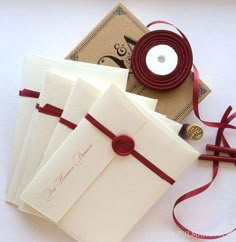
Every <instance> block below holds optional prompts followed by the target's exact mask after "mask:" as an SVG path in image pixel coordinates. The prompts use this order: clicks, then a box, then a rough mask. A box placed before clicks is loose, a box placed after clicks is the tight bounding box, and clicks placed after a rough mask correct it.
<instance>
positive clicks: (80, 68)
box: [6, 55, 128, 204]
mask: <svg viewBox="0 0 236 242" xmlns="http://www.w3.org/2000/svg"><path fill="white" fill-rule="evenodd" d="M51 68H53V69H54V70H60V71H62V70H63V71H66V72H73V74H74V75H77V78H78V77H79V76H81V78H84V79H86V80H91V81H93V82H94V83H93V85H94V86H95V87H97V88H99V87H100V85H103V84H104V83H106V82H108V81H109V82H112V81H115V82H116V84H117V85H118V86H119V87H120V88H121V89H125V87H126V83H127V77H128V71H127V70H126V69H120V68H111V67H104V66H99V65H95V64H88V63H83V62H74V61H67V60H51V59H47V58H43V57H39V56H33V55H30V56H27V57H26V58H25V62H24V68H23V88H22V89H29V90H32V91H37V92H39V91H40V90H41V87H42V84H43V81H44V80H45V76H46V73H47V71H48V70H49V69H51ZM36 103H37V98H28V97H21V98H20V105H19V111H18V116H17V121H16V134H15V142H14V146H13V156H12V161H11V165H10V171H9V186H8V191H7V197H6V201H8V202H11V203H14V204H17V199H16V192H17V189H18V185H19V183H20V181H21V179H22V176H23V172H24V167H21V166H19V165H18V164H17V162H18V158H19V156H20V152H21V149H22V146H23V143H24V138H25V137H26V134H27V130H28V127H29V126H30V122H31V118H32V115H33V112H34V110H35V105H36ZM29 132H31V131H29Z"/></svg>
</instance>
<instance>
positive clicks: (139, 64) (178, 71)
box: [131, 21, 193, 90]
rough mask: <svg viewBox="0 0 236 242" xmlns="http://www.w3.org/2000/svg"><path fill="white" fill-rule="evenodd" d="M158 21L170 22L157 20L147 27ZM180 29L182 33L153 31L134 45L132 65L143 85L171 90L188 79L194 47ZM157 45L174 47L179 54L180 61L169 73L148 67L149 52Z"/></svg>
mask: <svg viewBox="0 0 236 242" xmlns="http://www.w3.org/2000/svg"><path fill="white" fill-rule="evenodd" d="M157 23H158V24H160V23H165V24H169V23H167V22H164V21H155V22H152V23H150V24H149V25H148V26H147V27H150V26H152V25H154V24H157ZM169 25H171V24H169ZM178 31H179V33H180V35H178V34H176V33H174V32H171V31H169V30H155V31H151V32H149V33H147V34H145V35H144V36H143V37H141V38H140V40H139V41H138V42H137V44H136V45H135V46H134V49H133V52H132V56H131V67H132V71H133V73H134V75H135V77H136V78H137V79H138V81H139V82H141V83H142V84H143V85H145V86H147V87H149V88H152V89H155V90H170V89H173V88H175V87H177V86H179V85H180V84H182V83H183V82H184V81H185V80H186V79H187V77H188V75H189V74H190V72H191V68H192V65H193V55H192V49H191V46H190V44H189V42H188V40H187V38H186V37H185V35H184V34H183V33H182V32H181V31H180V30H179V29H178ZM157 45H168V46H170V47H172V48H173V49H174V50H175V52H176V54H177V56H178V63H177V65H176V67H175V69H174V70H173V71H172V72H171V73H169V74H167V75H157V74H155V73H153V72H152V71H151V70H149V68H148V67H147V64H146V56H147V53H148V51H149V50H150V49H151V48H152V47H154V46H157Z"/></svg>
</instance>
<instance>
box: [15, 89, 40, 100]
mask: <svg viewBox="0 0 236 242" xmlns="http://www.w3.org/2000/svg"><path fill="white" fill-rule="evenodd" d="M39 95H40V92H36V91H32V90H29V89H23V90H20V91H19V96H21V97H30V98H39Z"/></svg>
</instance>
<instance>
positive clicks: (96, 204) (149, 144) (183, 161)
mask: <svg viewBox="0 0 236 242" xmlns="http://www.w3.org/2000/svg"><path fill="white" fill-rule="evenodd" d="M170 151H171V152H170ZM198 155H199V153H198V152H197V151H196V150H195V149H194V148H192V147H191V146H190V145H188V144H187V143H186V142H185V141H184V140H183V139H181V138H180V137H179V136H178V135H177V134H175V133H174V132H173V131H172V130H170V129H169V128H167V127H166V125H165V124H164V123H163V122H159V123H158V124H157V120H156V122H154V121H153V120H152V119H151V118H150V117H149V116H148V115H146V113H145V112H143V111H142V109H140V108H138V107H137V106H136V105H135V104H134V103H133V102H131V101H130V100H129V99H128V98H127V96H126V95H125V94H124V93H123V92H122V91H121V90H120V89H119V88H117V87H116V86H115V85H112V86H111V87H110V88H109V89H108V90H107V91H106V92H105V94H104V95H103V96H102V97H101V98H100V99H99V100H98V101H97V102H96V104H95V105H94V106H93V107H92V108H91V110H90V111H89V113H88V114H87V115H86V116H85V118H83V119H82V121H81V122H80V123H79V124H78V126H77V127H76V129H75V130H74V131H73V132H72V133H71V134H70V135H69V137H68V138H67V139H66V141H65V142H64V143H63V144H62V145H61V146H60V148H59V149H58V150H57V152H56V153H54V155H53V156H52V157H51V158H50V160H49V161H48V162H47V163H46V164H45V166H43V168H42V169H41V170H40V171H39V172H38V173H37V175H36V176H35V177H34V179H33V181H32V182H31V183H30V185H29V186H28V187H27V189H26V190H25V191H24V192H23V194H22V195H21V199H22V200H23V201H24V202H26V203H27V204H29V205H30V206H31V207H33V208H34V209H36V210H38V211H39V212H40V213H42V214H43V215H44V216H46V217H48V218H49V219H51V220H52V221H54V222H57V223H58V226H60V227H61V228H62V229H64V230H65V231H67V232H68V233H69V234H70V235H72V236H73V238H75V239H76V240H77V241H83V242H101V241H103V242H110V241H112V242H118V241H121V240H122V239H123V238H124V236H125V235H126V234H127V233H128V232H129V231H130V230H131V228H132V227H133V226H134V225H135V224H136V223H137V222H138V221H139V220H140V219H141V218H142V216H143V215H144V214H145V213H146V212H147V211H148V210H149V209H150V208H151V207H152V206H153V205H154V203H155V202H156V201H157V200H158V199H159V198H160V197H161V196H162V195H163V193H164V192H166V191H167V190H168V188H170V187H171V185H172V184H173V183H174V181H175V180H176V179H178V177H179V176H180V175H181V174H182V173H183V171H185V170H186V169H187V168H188V167H189V166H190V165H191V164H192V163H193V162H194V161H195V159H196V158H197V157H198ZM91 231H92V233H91Z"/></svg>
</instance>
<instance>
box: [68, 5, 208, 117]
mask: <svg viewBox="0 0 236 242" xmlns="http://www.w3.org/2000/svg"><path fill="white" fill-rule="evenodd" d="M147 14H148V12H147ZM157 28H158V26H157ZM148 31H149V30H148V29H147V28H146V27H145V26H144V25H143V24H142V23H141V22H140V21H139V20H138V19H137V18H136V17H135V16H134V15H133V14H132V13H131V12H130V11H129V10H128V9H127V8H125V7H124V6H123V5H122V4H119V5H118V6H116V7H115V8H114V9H113V10H112V11H111V12H110V13H109V14H108V15H107V16H106V17H105V18H104V19H103V20H102V21H101V22H100V23H99V24H98V25H97V26H96V28H95V29H93V30H92V31H91V32H90V33H89V35H88V36H87V37H86V38H85V39H84V40H83V41H81V43H80V44H79V45H78V46H76V48H75V49H74V50H73V51H72V52H71V53H70V54H69V55H68V56H67V59H71V60H76V61H77V60H79V61H85V62H90V63H98V64H100V65H107V66H116V67H121V68H129V69H130V56H131V53H132V49H133V47H134V45H135V43H136V41H138V40H139V38H140V37H141V36H143V35H144V34H145V33H147V32H148ZM130 71H131V73H130V74H129V80H128V85H127V89H126V90H127V91H128V92H133V93H136V94H140V95H143V96H148V97H151V98H156V99H158V100H159V102H158V105H157V107H156V111H158V112H160V113H162V114H165V115H167V117H168V118H171V119H173V120H175V121H181V120H183V118H184V117H185V116H186V115H187V114H188V113H189V112H191V111H192V89H193V85H192V82H193V81H192V75H190V76H189V77H188V78H187V80H186V81H185V82H184V83H183V84H182V85H181V86H179V87H178V88H175V89H173V90H171V91H155V90H151V89H149V88H146V87H145V86H143V85H142V84H141V83H138V82H137V80H136V78H135V77H134V75H133V74H132V70H131V69H130ZM209 93H210V89H209V88H208V87H207V85H206V84H204V83H203V82H201V85H200V91H199V100H200V101H201V100H202V99H203V98H205V97H206V96H207V95H208V94H209Z"/></svg>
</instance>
